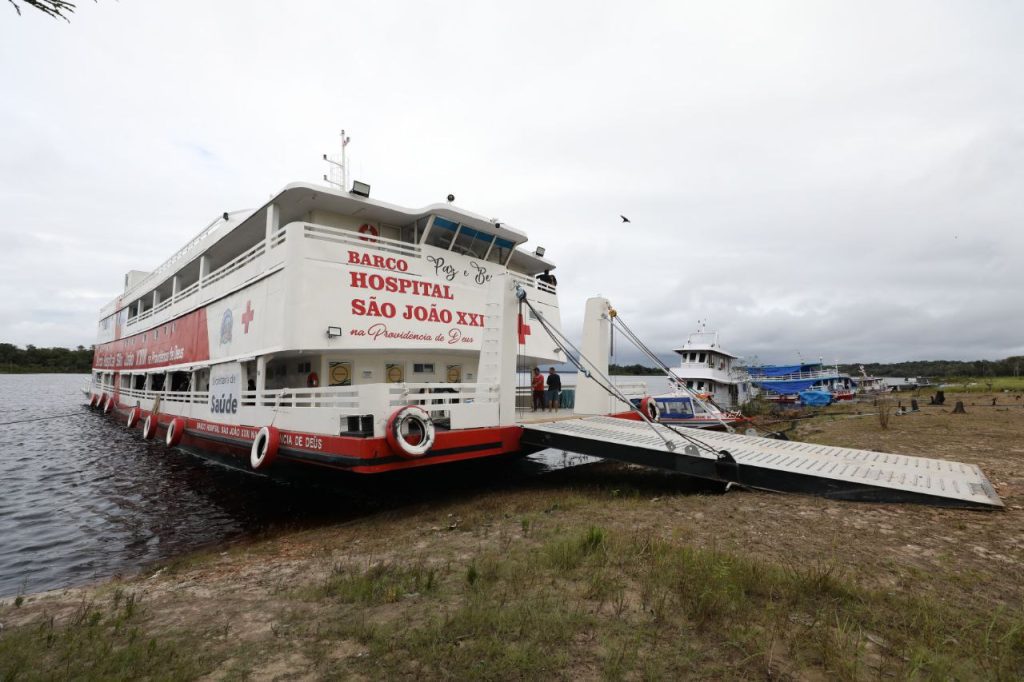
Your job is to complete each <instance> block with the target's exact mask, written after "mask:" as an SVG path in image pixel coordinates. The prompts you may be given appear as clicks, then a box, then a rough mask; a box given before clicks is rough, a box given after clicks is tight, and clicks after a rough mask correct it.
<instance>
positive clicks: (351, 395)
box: [242, 386, 366, 415]
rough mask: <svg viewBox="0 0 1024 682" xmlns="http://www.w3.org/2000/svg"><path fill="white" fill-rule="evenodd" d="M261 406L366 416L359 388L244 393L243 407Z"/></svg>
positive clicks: (292, 389)
mask: <svg viewBox="0 0 1024 682" xmlns="http://www.w3.org/2000/svg"><path fill="white" fill-rule="evenodd" d="M255 404H259V405H260V406H262V407H289V408H292V407H296V408H307V407H317V408H330V409H336V410H340V411H341V414H351V415H357V414H366V408H365V406H364V405H362V401H361V400H360V399H359V387H358V386H327V387H323V388H278V389H267V390H265V391H263V395H262V396H258V395H257V392H256V391H243V392H242V405H255Z"/></svg>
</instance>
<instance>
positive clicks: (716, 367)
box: [672, 329, 751, 410]
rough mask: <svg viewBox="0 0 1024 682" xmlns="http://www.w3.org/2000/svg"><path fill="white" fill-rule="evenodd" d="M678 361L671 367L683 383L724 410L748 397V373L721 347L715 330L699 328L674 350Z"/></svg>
mask: <svg viewBox="0 0 1024 682" xmlns="http://www.w3.org/2000/svg"><path fill="white" fill-rule="evenodd" d="M673 352H674V353H678V354H679V356H680V358H681V361H680V363H679V366H678V367H674V368H672V373H673V374H675V375H676V376H677V377H678V378H679V380H680V381H681V382H682V383H683V385H684V386H685V387H686V388H687V389H689V390H691V391H693V392H694V393H696V394H697V395H698V396H700V397H702V398H704V399H705V400H710V401H711V402H712V403H714V404H715V405H717V406H718V407H719V408H720V409H723V410H734V409H736V408H738V407H739V406H740V405H742V404H743V403H745V402H747V401H748V400H750V397H751V395H750V377H749V376H748V375H747V373H746V371H745V370H743V369H741V368H740V367H739V365H738V362H739V360H740V359H741V358H740V357H739V356H738V355H736V354H734V353H730V352H729V351H727V350H725V349H724V348H722V345H721V343H720V342H719V340H718V332H707V331H704V330H703V329H700V330H698V331H696V332H694V333H692V334H690V335H689V336H687V337H686V343H684V344H683V345H682V347H680V348H676V349H674V350H673Z"/></svg>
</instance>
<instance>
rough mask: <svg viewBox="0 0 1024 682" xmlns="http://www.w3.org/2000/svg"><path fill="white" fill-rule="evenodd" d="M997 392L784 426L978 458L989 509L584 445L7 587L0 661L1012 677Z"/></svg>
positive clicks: (415, 671)
mask: <svg viewBox="0 0 1024 682" xmlns="http://www.w3.org/2000/svg"><path fill="white" fill-rule="evenodd" d="M990 398H991V396H977V397H975V396H963V399H965V401H966V402H967V403H968V408H967V410H968V414H967V415H953V414H951V412H950V409H949V407H948V406H947V407H945V408H937V407H928V406H924V407H923V410H922V413H919V414H915V415H910V416H906V417H902V416H901V417H896V418H894V419H893V421H892V423H891V424H890V427H889V428H888V429H884V430H883V429H881V428H880V426H879V424H878V421H877V419H876V418H875V417H873V416H872V415H870V414H869V415H867V416H858V415H857V414H856V412H857V411H858V410H861V409H864V410H868V409H869V408H870V406H852V405H844V406H841V407H840V408H837V409H836V410H835V411H832V412H829V413H826V414H825V415H823V416H822V417H821V418H818V419H814V420H810V421H808V422H804V423H801V424H800V425H799V426H798V428H797V430H796V431H795V433H794V435H795V436H797V437H800V438H801V439H804V440H809V441H816V442H828V443H834V444H843V445H856V446H860V447H870V448H874V449H881V450H888V451H896V452H906V453H907V454H918V455H928V456H939V457H950V458H956V459H960V460H963V461H968V462H972V463H976V464H979V466H981V467H982V468H983V469H984V470H985V471H986V473H987V474H988V475H989V477H990V478H991V479H992V481H993V483H994V484H995V485H996V486H997V489H998V490H999V492H1000V494H1001V495H1002V496H1003V499H1004V501H1005V502H1006V503H1007V505H1008V510H1007V511H1006V512H1002V513H999V512H995V513H986V512H963V511H955V510H946V509H936V508H931V507H920V506H910V505H871V504H851V503H841V502H832V501H829V500H822V499H818V498H812V497H804V496H789V495H775V494H770V493H762V492H757V491H733V492H730V493H727V494H724V495H720V494H712V493H709V492H707V491H701V490H700V489H699V488H696V489H695V488H694V486H693V485H692V484H690V483H688V482H686V481H682V480H680V479H677V478H674V477H671V476H667V475H662V474H659V473H656V472H649V471H645V470H641V469H637V468H632V467H624V466H619V465H611V464H601V465H597V466H594V467H589V468H585V469H578V470H574V471H564V472H559V473H556V474H552V475H549V476H546V477H541V478H538V479H537V480H535V481H531V482H528V483H527V484H525V485H523V486H522V487H520V488H517V489H514V490H503V491H481V492H477V493H468V494H466V495H464V496H462V497H460V498H459V499H449V500H439V501H437V502H435V503H432V504H423V505H414V506H410V507H409V508H406V509H402V510H400V511H397V512H389V513H386V514H380V515H376V516H372V517H369V518H364V519H360V520H357V521H353V522H348V523H344V524H337V525H331V526H326V527H323V528H318V529H314V530H305V531H301V532H295V533H288V534H282V535H280V536H277V537H273V538H269V539H265V540H261V541H258V542H253V543H249V544H242V545H235V546H232V547H228V548H222V549H220V550H217V551H210V552H205V553H199V554H195V555H191V556H187V557H182V558H181V559H179V560H176V561H174V562H170V563H167V564H165V565H163V566H159V567H154V568H153V569H151V570H150V571H147V573H146V574H145V575H143V576H139V577H136V578H131V579H125V580H117V581H112V582H109V583H106V584H104V585H100V586H98V587H94V588H88V589H80V590H68V591H65V592H58V593H51V594H48V595H42V596H33V597H27V598H25V599H23V600H22V601H21V603H20V604H15V603H14V602H13V601H11V600H8V602H7V603H6V604H4V605H3V606H2V607H0V622H2V623H4V625H5V627H4V629H3V631H2V634H0V679H5V680H6V679H51V678H55V677H57V678H69V677H75V678H84V679H90V678H91V679H115V678H121V679H127V678H136V677H145V676H148V677H158V678H169V679H186V678H194V677H207V678H208V679H246V678H250V677H255V678H262V679H274V678H276V677H288V676H293V675H294V676H303V675H305V676H311V677H334V676H337V677H346V676H354V677H361V678H365V679H377V678H381V677H420V678H425V679H438V678H456V679H465V678H482V679H510V678H515V679H519V678H531V679H541V678H543V679H550V678H553V677H554V678H573V679H577V678H583V679H659V678H660V679H664V678H679V677H704V678H713V679H720V678H735V679H749V678H752V677H761V678H772V679H776V678H794V679H806V678H812V679H818V678H827V679H833V678H834V679H867V678H871V679H877V678H880V677H896V678H922V679H950V678H958V679H981V678H984V679H1020V678H1021V677H1022V676H1024V588H1022V585H1024V569H1022V566H1024V561H1022V560H1024V512H1022V511H1021V509H1020V505H1021V500H1022V499H1024V476H1022V474H1021V473H1020V462H1021V459H1022V457H1024V444H1022V443H1024V441H1022V440H1021V436H1022V435H1024V408H1019V407H1017V408H1015V407H1013V406H1007V407H999V406H997V407H992V406H991V405H990V403H991V400H990ZM972 402H974V403H976V404H974V405H972V404H971V403H972Z"/></svg>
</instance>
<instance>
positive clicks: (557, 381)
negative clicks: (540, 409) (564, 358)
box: [548, 367, 562, 412]
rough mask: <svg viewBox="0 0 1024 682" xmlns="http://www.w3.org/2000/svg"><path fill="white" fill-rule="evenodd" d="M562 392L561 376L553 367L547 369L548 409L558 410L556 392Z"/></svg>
mask: <svg viewBox="0 0 1024 682" xmlns="http://www.w3.org/2000/svg"><path fill="white" fill-rule="evenodd" d="M561 392H562V377H560V376H558V373H557V372H555V368H554V367H551V368H549V369H548V409H550V410H553V411H555V412H557V411H558V394H559V393H561Z"/></svg>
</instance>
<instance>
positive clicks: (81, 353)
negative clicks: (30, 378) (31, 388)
mask: <svg viewBox="0 0 1024 682" xmlns="http://www.w3.org/2000/svg"><path fill="white" fill-rule="evenodd" d="M92 351H93V349H92V348H86V347H85V346H78V347H77V348H75V349H74V350H72V349H70V348H36V347H35V346H33V345H31V344H29V345H27V346H25V347H24V348H18V347H17V346H15V345H14V344H13V343H0V373H5V374H36V373H44V372H60V373H66V374H83V373H84V374H88V373H89V372H91V371H92Z"/></svg>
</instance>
